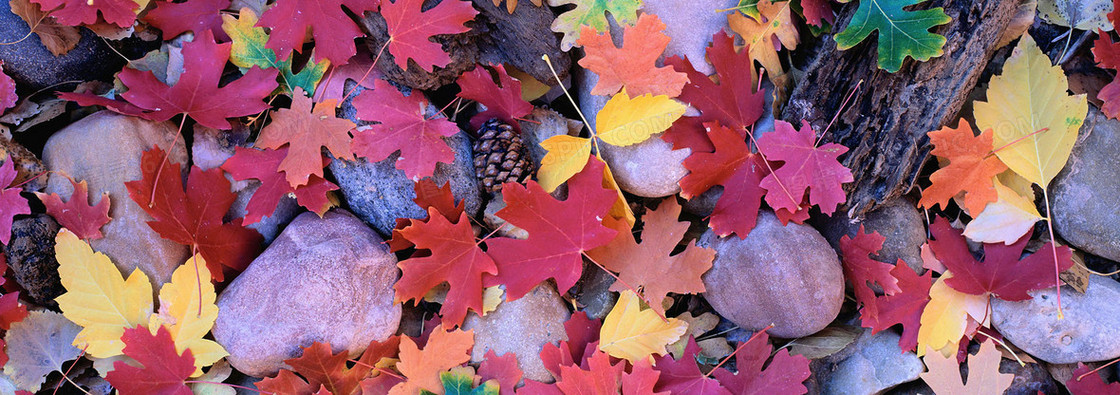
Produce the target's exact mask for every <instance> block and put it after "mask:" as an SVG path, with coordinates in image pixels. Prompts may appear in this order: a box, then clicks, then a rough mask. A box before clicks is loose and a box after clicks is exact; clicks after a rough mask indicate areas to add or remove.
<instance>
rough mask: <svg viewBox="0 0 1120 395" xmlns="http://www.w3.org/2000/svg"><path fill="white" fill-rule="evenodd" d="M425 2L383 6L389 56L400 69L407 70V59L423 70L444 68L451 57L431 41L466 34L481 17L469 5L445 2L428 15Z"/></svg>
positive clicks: (398, 0) (398, 1) (401, 1)
mask: <svg viewBox="0 0 1120 395" xmlns="http://www.w3.org/2000/svg"><path fill="white" fill-rule="evenodd" d="M423 5H424V0H396V2H389V1H386V2H385V3H383V4H381V16H383V17H385V23H386V25H387V26H388V32H389V53H391V54H393V60H394V61H395V62H396V63H397V66H400V68H402V69H405V70H407V69H408V59H412V60H413V61H414V62H416V65H417V66H420V68H421V69H424V70H433V67H444V66H447V65H448V64H449V63H451V56H449V55H448V54H447V53H446V52H443V47H442V46H441V45H440V44H439V43H437V42H433V41H431V40H429V38H431V37H432V36H434V35H437V34H456V33H463V32H466V31H468V30H470V28H468V27H466V25H465V23H467V21H470V20H471V19H474V16H475V15H477V14H478V11H475V9H474V7H473V6H471V2H469V1H460V0H444V1H442V2H440V3H439V4H438V5H436V6H435V7H432V8H430V9H428V10H427V11H421V6H423Z"/></svg>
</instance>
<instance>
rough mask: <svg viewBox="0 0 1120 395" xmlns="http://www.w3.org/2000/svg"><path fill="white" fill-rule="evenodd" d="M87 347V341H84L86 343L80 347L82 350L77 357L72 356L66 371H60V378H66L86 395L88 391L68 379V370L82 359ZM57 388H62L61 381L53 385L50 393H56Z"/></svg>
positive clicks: (72, 368) (88, 394)
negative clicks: (72, 359) (72, 358)
mask: <svg viewBox="0 0 1120 395" xmlns="http://www.w3.org/2000/svg"><path fill="white" fill-rule="evenodd" d="M87 348H89V343H86V345H85V346H84V347H82V351H81V352H80V353H78V357H77V358H74V362H73V363H71V364H70V367H69V368H66V372H63V373H62V378H64V379H66V381H68V382H70V384H71V385H73V386H74V387H76V388H77V389H78V390H79V391H82V392H83V393H85V394H86V395H90V393H89V392H88V391H86V390H85V389H84V388H82V387H81V386H79V385H78V384H77V383H75V382H74V381H72V380H70V371H71V370H74V366H77V365H78V361H81V360H82V356H83V355H86V349H87ZM59 388H62V382H61V381H59V382H58V385H55V386H54V392H51V395H54V394H57V393H58V389H59Z"/></svg>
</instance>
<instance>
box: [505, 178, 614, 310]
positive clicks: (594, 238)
mask: <svg viewBox="0 0 1120 395" xmlns="http://www.w3.org/2000/svg"><path fill="white" fill-rule="evenodd" d="M603 167H604V165H603V163H602V162H600V161H598V160H593V159H592V160H588V161H587V166H586V167H585V168H584V169H583V171H582V172H580V173H579V174H576V175H575V176H574V177H572V179H571V180H569V181H568V198H567V200H564V201H559V200H556V199H555V198H553V197H552V196H551V195H549V194H548V193H547V192H545V190H544V189H542V188H541V186H540V185H538V184H537V183H536V182H535V181H529V183H528V185H527V186H521V185H520V184H516V183H507V184H506V185H505V187H504V188H503V189H502V194H503V195H504V199H505V202H506V207H505V208H503V209H502V210H501V211H498V213H497V216H498V217H500V218H502V219H504V220H506V221H508V222H509V223H510V224H511V225H513V226H517V227H519V228H521V229H524V230H525V231H526V232H528V233H529V238H528V239H525V240H519V239H511V238H494V239H489V240H487V242H486V244H487V246H488V247H489V248H488V249H487V253H488V254H489V255H490V256H491V257H493V258H494V262H495V263H496V264H497V266H498V275H497V276H493V277H490V276H488V278H487V279H486V280H485V283H484V285H485V286H494V285H499V284H505V286H506V292H507V300H516V299H518V298H521V297H522V296H524V295H525V294H526V293H528V292H529V291H530V290H532V289H533V288H536V286H537V284H539V283H540V282H542V281H545V280H547V279H549V278H553V279H555V280H556V285H557V289H560V290H561V292H563V291H567V290H568V288H571V287H572V285H575V283H576V281H578V280H579V278H580V274H581V273H582V272H583V257H582V254H583V253H584V252H586V251H590V250H592V249H594V248H597V247H600V246H603V245H606V244H607V243H609V242H610V241H611V239H613V238H614V237H615V235H616V234H617V232H615V231H614V230H613V229H610V228H607V227H605V226H603V224H602V219H603V217H605V216H606V215H607V210H609V209H610V207H611V205H612V204H613V202H614V201H615V199H616V195H615V193H614V192H613V191H611V190H609V189H604V188H603V186H602V178H603V177H602V174H603Z"/></svg>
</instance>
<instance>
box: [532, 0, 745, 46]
mask: <svg viewBox="0 0 1120 395" xmlns="http://www.w3.org/2000/svg"><path fill="white" fill-rule="evenodd" d="M756 1H757V0H756ZM568 4H575V6H576V8H573V9H571V10H570V11H568V12H565V13H563V14H560V16H558V17H556V20H554V21H552V31H554V32H557V33H564V38H563V39H562V40H560V48H561V49H563V50H565V51H567V50H569V49H572V47H573V46H575V44H576V40H578V39H579V31H580V29H581V28H582V27H583V26H588V27H590V28H592V29H595V30H596V31H599V32H605V31H607V29H608V28H609V26H608V24H607V16H606V13H607V12H610V13H611V16H613V17H614V20H615V21H618V24H620V25H633V24H634V23H636V22H637V21H638V9H639V8H642V0H548V5H550V6H553V7H560V6H563V5H568Z"/></svg>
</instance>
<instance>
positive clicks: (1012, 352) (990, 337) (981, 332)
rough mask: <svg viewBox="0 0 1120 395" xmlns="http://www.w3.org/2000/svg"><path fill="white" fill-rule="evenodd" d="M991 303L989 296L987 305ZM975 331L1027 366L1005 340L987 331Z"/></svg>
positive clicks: (1021, 364)
mask: <svg viewBox="0 0 1120 395" xmlns="http://www.w3.org/2000/svg"><path fill="white" fill-rule="evenodd" d="M991 304H992V302H991V298H989V299H988V306H991ZM976 333H977V334H981V335H984V337H986V338H988V339H989V340H991V341H993V342H995V343H996V344H999V345H1000V346H1001V347H1003V348H1004V349H1005V350H1007V353H1008V354H1011V356H1012V357H1015V362H1018V363H1019V366H1027V363H1026V362H1023V360H1022V359H1020V358H1019V355H1018V354H1015V352H1014V351H1012V350H1011V346H1009V345H1007V342H1005V341H1003V340H1000V339H996V338H994V337H992V336H991V335H989V334H987V333H984V332H983V331H976Z"/></svg>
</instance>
